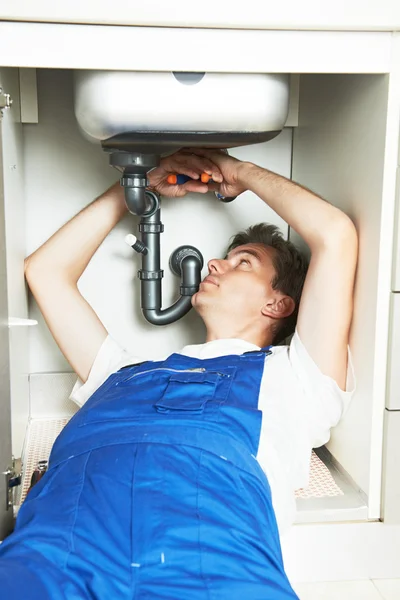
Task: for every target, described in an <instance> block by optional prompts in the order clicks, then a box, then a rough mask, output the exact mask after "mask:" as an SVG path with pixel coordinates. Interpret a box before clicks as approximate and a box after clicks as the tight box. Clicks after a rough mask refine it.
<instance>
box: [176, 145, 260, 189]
mask: <svg viewBox="0 0 400 600" xmlns="http://www.w3.org/2000/svg"><path fill="white" fill-rule="evenodd" d="M185 152H187V153H190V155H191V156H197V157H198V158H200V157H201V158H202V159H203V160H208V161H210V163H211V164H213V165H215V166H216V167H218V170H219V172H220V173H221V176H222V179H215V178H214V177H213V181H215V182H216V183H215V184H213V183H210V184H208V190H213V191H217V192H218V193H219V194H221V196H225V198H235V197H236V196H239V194H241V193H242V192H244V191H246V190H247V189H248V185H247V184H246V178H245V177H244V175H245V173H246V168H245V167H246V166H247V165H249V164H250V163H245V162H242V161H240V160H237V158H233V157H232V156H229V154H227V153H226V151H224V150H207V149H203V148H188V149H187V150H185Z"/></svg>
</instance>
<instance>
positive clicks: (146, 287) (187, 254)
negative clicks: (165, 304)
mask: <svg viewBox="0 0 400 600" xmlns="http://www.w3.org/2000/svg"><path fill="white" fill-rule="evenodd" d="M145 196H146V206H148V207H151V208H150V209H149V210H150V213H149V212H146V214H143V213H142V218H141V221H140V223H139V232H140V233H141V240H136V238H135V237H134V236H127V238H126V241H127V243H128V244H129V245H130V246H131V247H132V248H133V249H134V250H136V252H139V253H140V254H141V255H142V268H141V269H140V270H139V271H138V277H139V279H140V280H141V307H142V312H143V315H144V317H145V319H147V321H149V323H152V324H153V325H169V324H170V323H174V322H175V321H177V320H178V319H180V318H182V317H183V316H185V315H186V314H187V313H188V312H189V310H190V309H191V307H192V304H191V298H192V296H193V294H194V293H195V292H197V291H198V289H199V285H200V279H201V269H202V268H203V262H204V261H203V257H202V255H201V252H199V250H197V249H196V248H194V247H193V246H180V247H179V248H177V249H176V250H175V251H174V252H173V253H172V255H171V258H170V266H171V269H172V271H173V272H174V273H175V275H180V277H181V286H180V298H179V299H178V300H177V301H176V302H175V303H174V304H172V305H171V306H170V307H169V308H166V309H164V310H163V309H162V308H161V306H162V286H161V280H162V278H163V276H164V271H163V270H162V269H161V268H160V235H161V233H162V232H163V231H164V225H163V224H162V223H161V216H160V201H159V198H158V196H157V194H155V193H154V192H150V191H146V192H145Z"/></svg>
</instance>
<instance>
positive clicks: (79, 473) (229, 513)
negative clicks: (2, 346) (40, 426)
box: [0, 350, 297, 600]
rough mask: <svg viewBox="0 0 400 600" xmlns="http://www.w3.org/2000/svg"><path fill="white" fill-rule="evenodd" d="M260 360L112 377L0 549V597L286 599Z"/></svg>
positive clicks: (127, 370) (169, 366)
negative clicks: (264, 435)
mask: <svg viewBox="0 0 400 600" xmlns="http://www.w3.org/2000/svg"><path fill="white" fill-rule="evenodd" d="M266 353H267V354H268V350H264V351H263V350H260V351H256V352H253V353H246V354H243V355H239V356H236V355H235V356H221V357H218V358H213V359H206V360H200V359H196V358H189V357H186V356H183V355H180V354H173V355H171V356H170V357H169V358H167V359H166V360H165V361H159V362H153V361H149V362H145V363H142V364H139V365H133V366H130V367H124V368H123V369H121V370H120V371H118V372H117V373H114V374H113V375H111V376H110V377H109V378H108V379H107V381H106V382H105V383H104V384H103V385H102V386H101V387H100V388H99V389H98V390H97V391H96V392H95V393H94V394H93V396H92V397H91V398H90V399H89V400H88V401H87V403H86V404H85V405H84V406H83V407H82V408H81V409H80V410H79V411H78V412H77V413H76V415H75V416H74V417H73V418H72V419H71V421H70V422H69V423H68V425H67V426H66V427H65V429H64V430H63V431H62V432H61V434H60V436H59V437H58V438H57V440H56V442H55V444H54V447H53V450H52V453H51V457H50V465H49V470H48V472H47V473H46V475H45V476H44V477H43V478H42V479H41V480H40V482H39V483H38V484H37V485H36V486H35V487H34V488H33V489H32V491H31V492H30V493H29V495H28V497H27V499H26V501H25V503H24V504H23V506H22V507H21V509H20V512H19V515H18V519H17V523H16V528H15V531H14V532H13V533H12V534H11V535H10V536H9V537H8V538H7V539H6V540H5V541H4V542H3V544H1V545H0V598H1V600H83V599H85V600H86V599H87V600H89V599H91V600H94V599H98V600H100V599H101V600H103V599H104V600H114V599H115V600H123V599H128V598H129V599H133V598H134V599H138V600H139V599H140V600H227V599H228V600H289V599H292V600H293V599H296V598H297V596H296V594H295V593H294V591H293V590H292V588H291V586H290V584H289V582H288V579H287V577H286V575H285V572H284V568H283V563H282V555H281V548H280V542H279V536H278V530H277V525H276V520H275V515H274V511H273V508H272V503H271V493H270V488H269V484H268V481H267V479H266V477H265V475H264V472H263V471H262V469H261V467H260V466H259V464H258V462H257V460H256V458H255V457H256V455H257V450H258V443H259V436H260V429H261V416H262V415H261V412H260V411H259V410H258V408H257V406H258V396H259V390H260V383H261V378H262V374H263V369H264V363H265V355H266Z"/></svg>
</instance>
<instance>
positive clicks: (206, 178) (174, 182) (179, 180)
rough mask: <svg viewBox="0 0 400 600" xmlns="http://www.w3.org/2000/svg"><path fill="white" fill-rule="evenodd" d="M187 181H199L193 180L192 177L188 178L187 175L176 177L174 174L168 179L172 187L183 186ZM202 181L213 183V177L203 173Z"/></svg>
mask: <svg viewBox="0 0 400 600" xmlns="http://www.w3.org/2000/svg"><path fill="white" fill-rule="evenodd" d="M187 181H197V180H196V179H192V178H191V177H188V176H187V175H175V174H174V173H171V174H170V175H168V177H167V182H168V183H170V184H171V185H182V184H183V183H186V182H187ZM200 181H201V182H202V183H209V182H210V181H211V182H212V178H211V175H209V174H208V173H202V174H201V175H200Z"/></svg>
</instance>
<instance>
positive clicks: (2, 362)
mask: <svg viewBox="0 0 400 600" xmlns="http://www.w3.org/2000/svg"><path fill="white" fill-rule="evenodd" d="M1 87H2V85H1V73H0V88H1ZM2 133H3V132H2V118H1V115H0V415H1V416H0V539H3V538H4V537H5V535H7V534H8V533H9V532H10V531H11V529H12V524H13V510H12V507H9V506H8V481H7V475H6V474H5V473H6V472H7V470H8V468H9V467H11V462H12V461H11V403H10V360H9V339H8V299H7V269H6V239H5V219H4V177H3V173H4V172H3V150H4V149H3V135H2Z"/></svg>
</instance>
